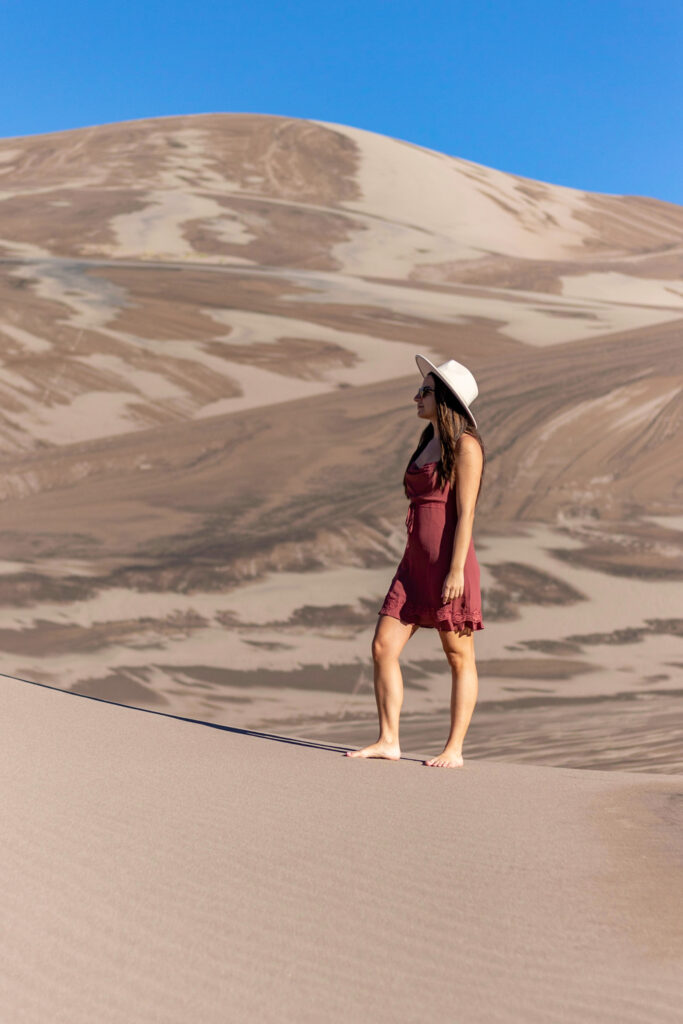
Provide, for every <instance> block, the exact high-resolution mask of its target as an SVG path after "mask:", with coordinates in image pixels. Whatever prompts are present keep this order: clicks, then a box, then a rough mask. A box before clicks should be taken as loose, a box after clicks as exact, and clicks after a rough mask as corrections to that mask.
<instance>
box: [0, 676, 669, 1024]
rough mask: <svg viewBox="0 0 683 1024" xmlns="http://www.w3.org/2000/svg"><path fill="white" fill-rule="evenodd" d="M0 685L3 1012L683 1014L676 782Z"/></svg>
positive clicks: (62, 1018) (21, 1021)
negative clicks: (449, 766)
mask: <svg viewBox="0 0 683 1024" xmlns="http://www.w3.org/2000/svg"><path fill="white" fill-rule="evenodd" d="M0 699H1V700H2V719H3V742H2V744H1V745H0V766H1V768H0V770H1V771H2V786H3V797H4V811H5V813H4V821H3V843H2V847H1V852H0V891H1V892H2V903H3V905H2V916H3V922H4V939H5V941H4V950H3V962H2V966H1V968H0V998H1V1000H2V1006H3V1017H4V1019H5V1020H8V1021H10V1020H11V1021H12V1022H13V1024H48V1022H49V1024H55V1022H67V1021H68V1022H69V1024H81V1022H82V1024H92V1022H93V1021H97V1022H98V1024H124V1022H125V1024H129V1022H130V1021H133V1020H134V1021H135V1022H136V1024H147V1022H150V1024H151V1022H158V1021H164V1024H187V1022H188V1021H190V1020H195V1021H202V1024H213V1022H216V1024H223V1022H225V1021H228V1020H230V1021H254V1020H260V1021H269V1022H270V1021H272V1022H282V1021H302V1022H311V1024H319V1022H320V1021H323V1020H324V1021H330V1022H337V1021H339V1022H341V1021H354V1022H355V1021H365V1020H374V1021H379V1022H387V1024H389V1022H391V1024H403V1022H410V1024H422V1022H424V1021H426V1020H430V1019H442V1020H447V1021H462V1022H468V1024H475V1022H482V1024H484V1022H485V1024H491V1022H508V1021H510V1022H512V1021H520V1022H522V1021H523V1022H524V1024H528V1022H539V1024H546V1022H548V1021H553V1022H565V1021H566V1022H579V1021H581V1022H584V1021H587V1020H589V1021H591V1022H607V1021H610V1022H612V1021H613V1022H615V1024H617V1022H618V1024H625V1022H634V1024H636V1022H637V1024H643V1022H646V1021H647V1022H667V1021H671V1022H673V1021H675V1020H678V1019H679V1017H678V1016H677V1014H678V1008H679V1007H680V998H681V996H682V995H683V991H682V989H681V983H680V957H681V954H682V953H683V938H682V937H681V934H680V931H679V932H678V933H677V926H678V921H679V914H678V913H677V908H676V906H675V898H674V894H675V892H676V886H677V885H679V884H680V868H681V863H680V824H681V819H680V807H681V803H680V797H681V793H682V786H681V780H680V779H675V778H664V777H661V778H653V777H649V776H643V775H638V774H625V773H618V772H615V773H602V772H592V771H573V770H562V769H547V768H536V767H530V766H521V765H509V764H493V763H486V762H484V761H471V760H468V761H466V764H465V767H464V768H463V769H461V770H452V771H449V770H438V769H429V768H426V767H424V766H422V765H421V764H420V763H419V761H416V760H402V761H401V762H396V763H390V762H383V761H372V762H367V761H366V762H361V761H354V760H349V759H348V758H345V757H344V756H343V753H342V751H343V748H335V747H331V746H325V745H319V744H309V743H306V742H305V741H300V742H297V741H290V740H288V739H286V738H285V737H276V736H271V737H267V736H258V735H254V734H251V735H250V734H246V733H241V732H239V731H233V730H228V729H220V728H213V727H208V726H206V725H202V724H194V723H191V722H187V721H181V720H177V719H173V718H170V717H166V716H163V715H158V714H156V713H153V712H145V711H141V710H133V709H128V708H122V707H118V706H114V705H110V704H107V703H106V702H102V701H97V700H92V699H89V698H84V697H80V696H76V695H73V694H67V693H63V692H59V691H56V690H53V689H49V688H45V687H41V686H37V685H32V684H30V683H26V682H23V681H17V680H13V679H8V678H3V679H2V681H1V686H0Z"/></svg>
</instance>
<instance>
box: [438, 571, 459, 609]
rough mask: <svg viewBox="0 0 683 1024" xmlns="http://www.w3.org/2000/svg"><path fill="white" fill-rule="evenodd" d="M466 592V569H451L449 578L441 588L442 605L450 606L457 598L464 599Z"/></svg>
mask: <svg viewBox="0 0 683 1024" xmlns="http://www.w3.org/2000/svg"><path fill="white" fill-rule="evenodd" d="M464 590H465V571H464V569H451V571H450V572H449V573H448V576H447V577H446V579H445V580H444V581H443V586H442V588H441V602H442V604H448V602H449V601H454V600H455V599H456V597H462V595H463V593H464Z"/></svg>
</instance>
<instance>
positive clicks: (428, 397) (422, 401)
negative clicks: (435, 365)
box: [413, 373, 436, 420]
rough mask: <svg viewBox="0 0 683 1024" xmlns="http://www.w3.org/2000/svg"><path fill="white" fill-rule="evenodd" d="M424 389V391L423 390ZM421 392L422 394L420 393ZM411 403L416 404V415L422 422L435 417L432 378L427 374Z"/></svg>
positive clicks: (431, 375)
mask: <svg viewBox="0 0 683 1024" xmlns="http://www.w3.org/2000/svg"><path fill="white" fill-rule="evenodd" d="M423 389H426V390H423ZM421 391H422V393H420V392H421ZM413 401H414V402H417V415H418V416H419V417H420V418H421V419H423V420H431V419H433V418H434V417H435V416H436V399H435V397H434V376H433V374H431V373H428V374H427V375H426V377H425V378H424V379H423V381H422V388H418V390H417V391H416V393H415V395H414V396H413Z"/></svg>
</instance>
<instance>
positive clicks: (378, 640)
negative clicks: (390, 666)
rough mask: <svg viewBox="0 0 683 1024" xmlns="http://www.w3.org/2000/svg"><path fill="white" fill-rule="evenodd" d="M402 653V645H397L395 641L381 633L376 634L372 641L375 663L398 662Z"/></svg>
mask: <svg viewBox="0 0 683 1024" xmlns="http://www.w3.org/2000/svg"><path fill="white" fill-rule="evenodd" d="M400 653H401V645H400V644H397V643H396V641H395V639H394V638H392V637H387V636H385V635H383V634H382V633H381V632H379V633H376V634H375V636H374V637H373V641H372V660H373V661H377V662H380V661H390V660H392V659H396V660H398V656H399V654H400Z"/></svg>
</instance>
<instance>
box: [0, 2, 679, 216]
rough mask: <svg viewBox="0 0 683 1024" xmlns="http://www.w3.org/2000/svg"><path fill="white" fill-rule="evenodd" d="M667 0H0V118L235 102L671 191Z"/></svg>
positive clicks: (673, 128) (537, 172) (102, 116)
mask: <svg viewBox="0 0 683 1024" xmlns="http://www.w3.org/2000/svg"><path fill="white" fill-rule="evenodd" d="M682 54H683V3H681V2H680V0H668V2H665V0H640V2H635V0H573V2H568V0H545V2H538V0H335V2H327V3H326V2H325V0H315V2H313V0H298V2H296V3H293V2H290V3H286V2H284V0H277V2H276V0H269V2H263V0H251V2H247V0H211V2H209V0H166V2H164V3H161V2H158V0H138V3H135V4H133V3H126V2H125V0H115V2H113V0H94V2H93V3H83V2H82V0H80V2H79V3H75V2H74V0H61V2H55V0H49V2H45V0H35V2H31V0H0V60H1V68H0V76H2V77H1V81H2V102H1V103H0V136H1V137H3V138H6V137H8V136H17V135H32V134H36V133H42V132H54V131H60V130H63V129H67V128H80V127H83V126H86V125H94V124H105V123H108V122H112V121H127V120H132V119H136V118H143V117H156V116H165V115H172V114H199V113H209V112H251V113H261V114H281V115H286V116H288V117H299V118H313V119H316V120H320V121H333V122H337V123H340V124H348V125H354V126H355V127H358V128H366V129H368V130H369V131H373V132H379V133H381V134H383V135H389V136H392V137H394V138H398V139H405V140H407V141H409V142H414V143H417V144H418V145H421V146H426V147H428V148H430V149H436V150H440V151H441V152H443V153H449V154H451V155H452V156H459V157H464V158H465V159H467V160H474V161H476V162H477V163H482V164H486V165H487V166H489V167H496V168H499V169H501V170H504V171H511V172H514V173H516V174H522V175H525V176H527V177H530V178H537V179H540V180H542V181H549V182H553V183H556V184H560V185H569V186H572V187H574V188H581V189H586V190H588V191H595V192H611V193H617V194H629V195H634V194H636V195H647V196H654V197H656V198H659V199H668V200H670V201H672V202H677V203H683V117H682V112H683V59H682Z"/></svg>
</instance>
